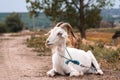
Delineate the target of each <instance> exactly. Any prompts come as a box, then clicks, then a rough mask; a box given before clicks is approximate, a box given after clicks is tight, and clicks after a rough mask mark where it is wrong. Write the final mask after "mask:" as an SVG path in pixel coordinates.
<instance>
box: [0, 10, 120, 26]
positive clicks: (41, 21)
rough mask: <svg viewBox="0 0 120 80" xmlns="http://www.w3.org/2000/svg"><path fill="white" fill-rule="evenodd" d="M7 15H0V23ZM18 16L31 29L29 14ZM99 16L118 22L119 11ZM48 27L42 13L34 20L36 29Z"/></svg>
mask: <svg viewBox="0 0 120 80" xmlns="http://www.w3.org/2000/svg"><path fill="white" fill-rule="evenodd" d="M9 14H10V13H0V22H2V21H4V20H5V18H6V16H8V15H9ZM19 14H20V15H21V19H22V21H23V22H24V24H25V26H28V27H30V28H32V19H31V18H30V17H29V14H28V13H24V12H23V13H19ZM101 16H102V17H103V20H106V21H112V22H114V21H115V20H117V21H120V9H103V10H102V11H101ZM50 25H51V21H50V19H49V18H48V17H47V16H46V15H45V14H44V13H40V14H39V17H37V18H36V19H35V26H36V28H46V27H49V26H50Z"/></svg>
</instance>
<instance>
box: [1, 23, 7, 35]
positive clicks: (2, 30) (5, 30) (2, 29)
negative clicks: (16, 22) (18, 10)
mask: <svg viewBox="0 0 120 80" xmlns="http://www.w3.org/2000/svg"><path fill="white" fill-rule="evenodd" d="M5 32H8V28H7V27H6V25H5V24H4V23H0V33H5Z"/></svg>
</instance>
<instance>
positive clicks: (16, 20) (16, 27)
mask: <svg viewBox="0 0 120 80" xmlns="http://www.w3.org/2000/svg"><path fill="white" fill-rule="evenodd" d="M5 24H6V26H7V27H8V29H9V31H10V32H18V31H21V30H22V29H23V26H24V25H23V22H22V21H21V18H20V15H19V14H18V13H11V14H10V15H9V16H7V17H6V19H5Z"/></svg>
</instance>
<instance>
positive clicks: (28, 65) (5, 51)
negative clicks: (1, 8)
mask: <svg viewBox="0 0 120 80" xmlns="http://www.w3.org/2000/svg"><path fill="white" fill-rule="evenodd" d="M0 38H3V39H5V38H7V39H5V40H3V41H2V42H0V80H80V79H81V80H120V71H107V70H104V75H103V76H100V75H94V74H85V75H84V76H82V77H69V76H61V75H57V76H55V77H53V78H51V77H48V76H46V72H47V71H48V70H49V69H51V67H52V63H51V56H37V53H36V52H33V50H32V48H28V47H27V46H26V45H25V41H26V39H27V38H29V36H27V35H26V36H14V37H10V36H8V35H7V36H2V37H0Z"/></svg>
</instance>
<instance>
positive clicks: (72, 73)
mask: <svg viewBox="0 0 120 80" xmlns="http://www.w3.org/2000/svg"><path fill="white" fill-rule="evenodd" d="M79 76H80V73H79V72H71V73H70V77H79Z"/></svg>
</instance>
